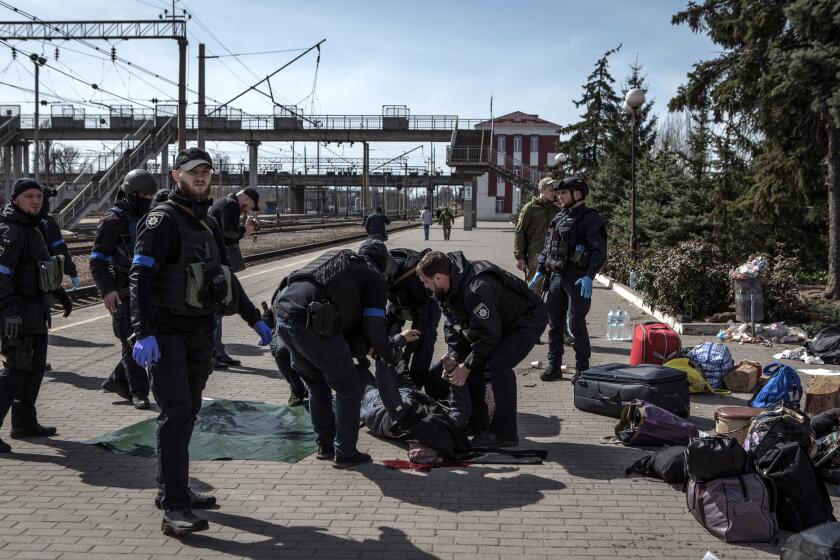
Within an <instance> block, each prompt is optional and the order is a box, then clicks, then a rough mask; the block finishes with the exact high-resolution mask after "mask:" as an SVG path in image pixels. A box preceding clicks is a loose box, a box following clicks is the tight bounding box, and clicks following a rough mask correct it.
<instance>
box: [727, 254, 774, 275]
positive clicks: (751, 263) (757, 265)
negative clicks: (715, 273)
mask: <svg viewBox="0 0 840 560" xmlns="http://www.w3.org/2000/svg"><path fill="white" fill-rule="evenodd" d="M765 268H767V259H765V258H764V257H753V258H751V259H750V260H748V261H747V262H745V263H744V264H742V265H741V266H739V267H738V268H735V269H732V270H730V271H729V277H730V278H733V279H735V280H749V279H751V278H757V277H758V275H759V274H761V272H762V271H763V270H764V269H765Z"/></svg>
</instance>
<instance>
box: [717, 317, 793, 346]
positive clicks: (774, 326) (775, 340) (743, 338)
mask: <svg viewBox="0 0 840 560" xmlns="http://www.w3.org/2000/svg"><path fill="white" fill-rule="evenodd" d="M717 337H718V338H719V339H720V340H731V341H732V342H739V343H741V344H768V343H769V344H796V343H800V342H804V341H806V340H807V339H808V334H807V333H806V332H805V331H803V330H802V329H800V328H799V327H788V326H787V325H785V324H784V323H770V324H769V325H761V324H756V326H755V335H753V333H752V327H751V325H750V324H749V323H741V324H740V325H739V324H735V323H733V322H731V321H730V323H729V326H728V327H727V328H726V329H724V330H722V331H720V332H719V333H718V335H717Z"/></svg>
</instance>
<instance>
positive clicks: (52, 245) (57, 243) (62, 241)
mask: <svg viewBox="0 0 840 560" xmlns="http://www.w3.org/2000/svg"><path fill="white" fill-rule="evenodd" d="M59 245H64V240H63V239H57V240H55V241H53V242H52V243H50V249H55V248H56V247H58V246H59Z"/></svg>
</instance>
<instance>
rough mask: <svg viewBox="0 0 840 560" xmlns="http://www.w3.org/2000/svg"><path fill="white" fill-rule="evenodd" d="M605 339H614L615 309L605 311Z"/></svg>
mask: <svg viewBox="0 0 840 560" xmlns="http://www.w3.org/2000/svg"><path fill="white" fill-rule="evenodd" d="M607 340H615V311H613V310H612V309H610V312H609V313H607Z"/></svg>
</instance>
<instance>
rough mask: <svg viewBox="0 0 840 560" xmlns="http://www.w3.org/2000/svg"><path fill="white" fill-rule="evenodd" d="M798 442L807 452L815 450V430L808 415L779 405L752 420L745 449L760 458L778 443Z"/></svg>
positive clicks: (745, 441)
mask: <svg viewBox="0 0 840 560" xmlns="http://www.w3.org/2000/svg"><path fill="white" fill-rule="evenodd" d="M789 442H795V443H798V444H799V446H800V447H802V449H803V450H804V451H805V452H806V453H809V454H810V453H811V451H812V450H814V449H815V448H816V447H815V443H814V431H813V429H812V428H811V424H810V422H809V420H808V417H807V416H805V415H804V414H802V413H801V412H799V411H798V410H791V409H789V408H784V407H781V406H779V407H777V408H774V409H772V410H767V411H765V412H762V413H761V414H759V415H758V416H756V417H755V418H753V419H752V420H751V421H750V431H749V432H748V433H747V438H746V440H744V449H746V450H747V451H752V453H753V455H755V458H756V460H758V459H760V458H761V457H762V456H764V454H765V453H767V452H768V451H769V450H770V449H771V448H773V446H774V445H776V444H777V443H789Z"/></svg>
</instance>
